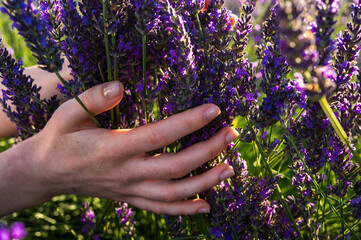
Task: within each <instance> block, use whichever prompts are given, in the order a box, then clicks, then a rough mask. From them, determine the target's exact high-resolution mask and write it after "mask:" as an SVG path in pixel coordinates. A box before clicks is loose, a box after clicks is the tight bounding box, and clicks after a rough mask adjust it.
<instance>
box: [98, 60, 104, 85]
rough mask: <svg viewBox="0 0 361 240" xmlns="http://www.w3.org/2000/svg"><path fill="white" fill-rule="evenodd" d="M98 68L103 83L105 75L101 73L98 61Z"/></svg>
mask: <svg viewBox="0 0 361 240" xmlns="http://www.w3.org/2000/svg"><path fill="white" fill-rule="evenodd" d="M98 69H99V72H100V77H101V78H102V81H103V83H105V77H104V74H103V71H102V67H101V66H100V63H98Z"/></svg>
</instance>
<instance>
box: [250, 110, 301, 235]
mask: <svg viewBox="0 0 361 240" xmlns="http://www.w3.org/2000/svg"><path fill="white" fill-rule="evenodd" d="M246 120H247V123H248V125H249V126H251V122H250V121H249V119H248V118H247V117H246ZM250 129H251V131H252V133H253V134H254V135H255V136H256V133H255V131H254V129H253V127H251V128H250ZM255 142H256V144H257V147H258V150H259V152H260V154H261V160H262V162H263V165H264V166H265V167H266V170H267V172H268V174H269V175H270V177H271V178H272V179H274V175H273V173H272V169H271V167H270V166H269V164H268V162H267V158H266V155H265V153H264V151H263V150H262V145H261V144H260V143H259V141H258V139H257V137H256V139H255ZM275 190H276V193H277V195H278V197H279V199H280V200H281V202H282V205H283V206H284V208H285V210H286V213H287V215H288V217H289V218H290V220H291V222H292V225H293V228H294V229H295V231H296V232H297V235H298V236H299V238H301V239H303V237H302V234H301V232H300V230H299V229H298V226H297V224H296V221H295V219H294V218H293V216H292V213H291V210H290V208H289V207H288V205H287V203H286V201H285V197H284V196H283V194H282V191H281V188H280V186H279V185H278V184H277V185H276V189H275Z"/></svg>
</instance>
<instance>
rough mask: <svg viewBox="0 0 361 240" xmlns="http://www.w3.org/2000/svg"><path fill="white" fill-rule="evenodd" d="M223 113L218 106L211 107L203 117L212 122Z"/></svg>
mask: <svg viewBox="0 0 361 240" xmlns="http://www.w3.org/2000/svg"><path fill="white" fill-rule="evenodd" d="M220 113H221V110H220V109H219V107H217V106H210V107H209V108H207V109H206V110H205V111H204V113H203V116H204V118H205V119H206V120H207V121H211V120H213V119H214V118H215V117H217V116H218V115H219V114H220Z"/></svg>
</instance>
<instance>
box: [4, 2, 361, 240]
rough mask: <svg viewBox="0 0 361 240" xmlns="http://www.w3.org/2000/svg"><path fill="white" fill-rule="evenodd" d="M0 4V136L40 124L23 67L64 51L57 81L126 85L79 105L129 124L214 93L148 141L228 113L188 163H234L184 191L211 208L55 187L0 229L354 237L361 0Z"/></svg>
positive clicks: (26, 234) (81, 87)
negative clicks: (171, 208) (109, 103)
mask: <svg viewBox="0 0 361 240" xmlns="http://www.w3.org/2000/svg"><path fill="white" fill-rule="evenodd" d="M2 4H3V5H2V8H1V12H2V13H1V15H0V16H1V18H0V37H1V38H3V39H2V40H1V46H0V78H1V79H2V84H3V85H4V86H5V90H3V91H2V95H0V102H1V104H2V107H3V109H5V112H6V114H7V115H8V117H9V118H10V119H12V120H13V121H14V122H15V123H16V124H17V128H18V135H17V136H15V137H13V138H6V139H2V140H1V141H0V149H1V151H5V149H7V148H9V147H10V146H11V145H12V144H18V143H20V142H22V141H24V140H26V139H28V138H30V137H32V136H34V135H36V134H37V133H39V132H40V131H41V130H42V129H43V128H44V127H45V125H46V124H47V122H48V121H49V118H50V117H51V116H52V114H53V113H54V112H55V111H56V109H57V108H58V107H59V104H60V103H59V101H58V99H57V98H56V97H53V98H51V99H44V98H43V97H42V96H41V95H40V94H39V88H38V87H37V86H35V85H34V83H33V80H32V78H31V77H30V76H27V75H25V74H24V73H23V71H22V70H23V68H24V67H28V66H31V65H34V64H38V65H40V67H41V68H42V69H44V70H45V71H48V72H51V73H53V74H54V75H57V76H60V75H59V72H60V71H61V70H62V64H63V62H64V59H67V61H68V62H69V68H70V69H71V70H72V73H71V75H72V79H71V80H70V81H67V80H65V79H62V78H61V77H60V79H59V84H58V94H59V96H60V95H62V96H64V97H65V98H66V99H73V98H74V97H76V96H77V95H79V94H80V93H82V92H84V91H85V90H87V89H89V88H91V87H93V86H95V85H98V84H101V83H104V82H108V81H109V82H110V81H114V80H117V81H121V82H122V84H123V85H124V89H125V93H124V97H123V100H122V101H121V102H120V103H119V105H117V106H116V107H114V108H113V109H111V110H109V111H107V112H105V113H102V114H100V115H98V116H91V117H92V119H93V120H94V122H95V124H97V126H98V127H101V128H107V129H113V130H116V129H134V128H137V127H139V126H143V125H147V124H152V123H155V122H158V121H159V120H160V119H165V118H168V117H170V116H172V115H175V114H177V113H180V112H183V111H185V110H187V109H190V108H194V107H196V106H199V105H202V104H206V103H214V104H216V105H217V106H218V107H219V108H220V109H221V114H220V115H219V116H218V117H217V118H216V119H215V120H213V121H212V122H211V123H210V124H208V125H206V126H205V127H203V128H202V129H200V130H198V131H196V132H194V133H192V134H190V135H187V136H185V137H183V138H181V139H179V140H178V141H176V142H175V143H173V144H172V145H169V146H167V147H164V148H162V149H159V150H157V151H155V152H151V153H149V154H150V155H155V154H165V153H176V152H180V151H182V150H183V149H185V148H187V147H189V146H191V145H194V144H196V143H199V142H203V141H205V140H207V139H209V138H210V137H211V136H213V135H214V134H215V133H217V132H218V131H219V130H220V129H221V128H222V127H224V126H233V127H234V128H236V129H237V131H238V132H239V134H240V135H239V137H238V138H237V139H236V140H235V141H234V142H233V143H231V144H230V145H229V146H228V148H227V150H225V151H223V153H222V154H220V155H219V156H218V157H216V158H214V159H212V160H211V161H209V162H207V163H206V164H204V165H203V166H201V167H199V168H197V169H195V170H194V171H193V172H192V173H191V174H189V175H188V176H197V175H199V174H202V173H204V172H205V171H207V170H209V169H212V168H213V167H215V166H217V165H220V164H223V163H227V164H229V165H231V166H232V167H233V168H234V170H235V173H236V175H235V176H234V177H232V178H230V179H228V180H225V181H223V182H222V183H221V184H220V185H218V186H216V187H214V188H212V189H209V190H207V191H205V192H203V193H201V194H199V195H197V196H194V199H197V198H202V199H205V200H206V201H207V202H208V203H209V204H210V205H211V212H210V213H208V214H198V215H190V216H187V215H184V216H169V215H162V214H156V213H152V212H147V211H144V210H140V209H138V208H137V207H135V206H132V205H131V204H129V203H126V202H118V201H112V200H107V199H100V198H95V197H94V198H90V197H82V196H78V195H61V196H56V197H54V198H53V199H52V200H51V201H49V202H47V203H45V204H43V205H42V206H40V207H36V208H31V209H27V210H24V211H21V212H17V213H14V214H12V215H9V216H6V217H3V218H1V219H0V240H8V239H9V240H10V239H94V240H95V239H137V240H138V239H177V240H181V239H220V240H221V239H360V238H361V228H360V227H361V223H360V219H361V178H360V176H361V167H360V166H361V165H360V164H361V155H360V154H361V146H360V141H359V139H360V134H361V125H360V124H361V101H360V98H361V90H360V87H361V73H360V71H359V65H360V56H359V52H360V48H361V1H360V0H259V1H257V0H253V1H252V0H239V1H231V0H228V1H226V2H225V1H224V0H118V1H110V0H103V1H99V0H87V1H76V0H37V1H35V0H25V1H23V0H6V1H3V3H2ZM19 58H20V59H19ZM14 59H16V60H14ZM77 100H78V101H80V100H79V99H77ZM79 103H81V101H80V102H79ZM10 104H12V105H14V106H16V108H14V107H13V108H9V106H10ZM139 144H141V143H139Z"/></svg>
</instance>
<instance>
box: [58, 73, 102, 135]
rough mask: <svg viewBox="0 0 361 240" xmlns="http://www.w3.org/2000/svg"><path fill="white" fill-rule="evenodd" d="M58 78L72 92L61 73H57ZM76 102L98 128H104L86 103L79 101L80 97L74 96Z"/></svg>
mask: <svg viewBox="0 0 361 240" xmlns="http://www.w3.org/2000/svg"><path fill="white" fill-rule="evenodd" d="M55 74H56V76H57V77H58V78H59V80H60V82H61V83H62V84H63V85H64V87H65V88H66V89H67V90H68V91H71V89H70V87H69V85H68V83H67V82H66V81H65V79H64V78H63V77H62V76H61V75H60V74H59V72H57V71H56V72H55ZM74 98H75V100H76V101H77V102H78V103H79V104H80V106H81V107H82V108H83V109H84V110H85V112H86V113H87V114H88V116H89V117H90V118H91V120H93V122H94V123H95V124H96V125H97V127H99V128H102V127H103V126H102V125H101V124H100V122H99V121H98V120H97V119H96V118H95V117H94V116H93V114H92V113H91V112H90V111H89V109H88V108H87V107H86V106H85V105H84V103H83V102H82V101H81V100H80V99H79V97H78V96H76V95H74Z"/></svg>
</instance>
